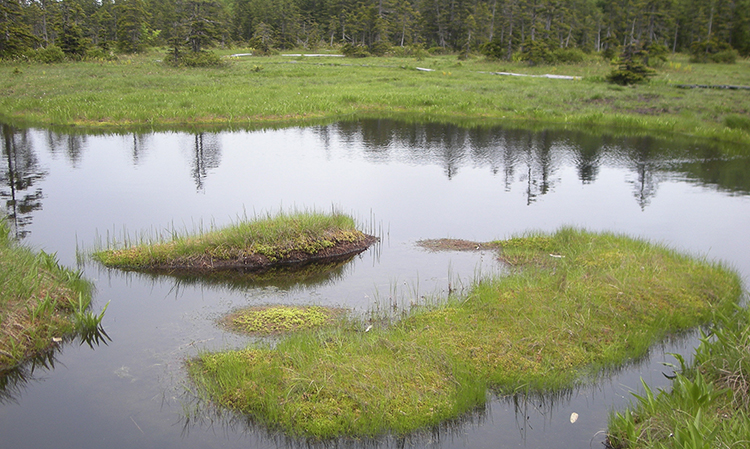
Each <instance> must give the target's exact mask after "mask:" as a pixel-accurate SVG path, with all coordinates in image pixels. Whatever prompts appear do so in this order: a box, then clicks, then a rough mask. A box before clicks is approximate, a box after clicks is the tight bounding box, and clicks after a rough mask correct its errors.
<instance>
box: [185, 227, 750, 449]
mask: <svg viewBox="0 0 750 449" xmlns="http://www.w3.org/2000/svg"><path fill="white" fill-rule="evenodd" d="M485 245H490V246H494V247H495V248H497V250H498V251H499V254H500V257H501V258H502V259H503V260H504V261H506V262H507V263H508V264H509V265H510V267H511V270H510V271H511V272H510V274H508V275H507V276H502V277H497V278H493V279H486V280H482V281H480V282H479V283H478V284H477V285H475V287H474V288H473V289H472V291H471V292H470V293H469V294H467V295H465V296H452V297H450V298H448V299H447V301H446V302H445V303H444V304H442V305H441V306H436V307H426V306H424V307H417V308H415V309H413V310H412V311H411V313H409V314H408V315H407V316H406V317H405V318H404V319H402V320H401V321H399V322H397V323H395V324H393V325H390V326H385V327H382V326H378V325H377V324H376V323H378V321H377V320H376V321H374V323H375V324H376V325H375V326H374V327H372V328H368V329H363V328H364V325H359V326H358V325H355V324H354V323H351V322H347V323H344V324H341V325H333V326H328V327H324V328H322V329H319V330H312V331H303V332H297V333H294V334H292V335H289V336H288V337H286V338H284V339H282V340H281V341H280V342H278V344H276V345H275V346H274V347H273V348H269V347H267V346H264V345H262V344H261V345H251V346H249V347H247V348H246V349H243V350H233V351H225V352H218V353H204V354H202V355H201V356H200V357H198V358H197V359H194V360H191V361H189V362H188V370H189V373H190V375H191V377H192V379H193V380H194V382H195V383H196V385H197V386H198V389H199V391H201V392H203V394H205V395H206V397H207V398H208V399H209V400H210V401H212V402H213V403H214V404H216V405H218V406H220V407H226V408H229V409H231V410H234V411H236V412H239V413H244V414H247V415H249V416H250V417H251V418H252V419H254V420H256V421H258V422H260V423H262V424H264V425H267V426H269V427H271V428H276V429H280V430H283V431H285V432H287V433H288V434H290V435H294V436H304V437H312V438H319V439H326V438H332V437H337V436H350V437H361V436H375V435H380V434H384V433H389V432H390V433H394V434H403V433H406V432H410V431H414V430H416V429H419V428H423V427H429V426H435V425H438V424H439V423H441V422H443V421H445V420H449V419H454V418H457V417H459V416H460V415H462V414H464V413H466V412H469V411H470V410H472V409H474V408H476V407H481V406H482V405H483V404H484V402H485V400H486V394H487V389H488V388H489V389H491V390H492V391H495V392H497V393H501V394H502V393H512V392H514V391H519V390H533V391H554V390H560V389H565V388H570V387H572V386H574V385H576V384H578V383H581V382H587V381H590V380H591V379H592V378H594V377H596V376H598V375H600V373H601V371H602V370H603V369H606V368H609V367H616V366H619V365H621V364H623V363H625V362H626V361H627V360H629V359H632V358H636V357H639V356H642V355H643V354H645V353H646V352H647V350H648V347H649V346H650V345H651V344H653V343H654V342H656V341H659V340H660V339H662V338H665V337H666V336H668V335H670V334H674V333H679V332H680V331H683V330H686V329H689V328H691V327H694V326H696V325H698V324H701V323H706V322H709V321H710V320H711V319H712V317H713V316H714V314H716V313H728V312H729V311H731V310H732V308H733V307H734V305H735V304H736V303H737V301H738V300H739V297H740V295H741V282H740V279H739V277H738V276H737V275H736V273H734V272H732V271H731V270H728V269H726V268H725V267H723V266H720V265H718V264H715V263H710V262H707V261H705V260H700V259H695V258H690V257H687V256H684V255H680V254H678V253H676V252H674V251H672V250H670V249H667V248H664V247H661V246H658V245H653V244H649V243H647V242H644V241H640V240H632V239H629V238H626V237H623V236H617V235H613V234H593V233H589V232H585V231H579V230H574V229H562V230H560V231H558V232H557V233H555V234H552V235H544V234H534V235H527V236H524V237H519V238H512V239H510V240H505V241H500V242H492V243H489V244H485ZM363 324H364V323H363ZM365 330H367V331H365Z"/></svg>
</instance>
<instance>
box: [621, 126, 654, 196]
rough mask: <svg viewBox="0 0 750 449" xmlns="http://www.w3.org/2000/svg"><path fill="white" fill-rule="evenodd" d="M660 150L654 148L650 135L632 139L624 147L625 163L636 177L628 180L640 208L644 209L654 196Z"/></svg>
mask: <svg viewBox="0 0 750 449" xmlns="http://www.w3.org/2000/svg"><path fill="white" fill-rule="evenodd" d="M660 156H661V154H660V152H659V151H657V150H656V148H655V145H654V141H653V139H652V138H650V137H642V138H638V139H634V140H632V141H631V144H630V145H628V146H627V147H626V157H627V159H628V160H627V163H628V166H629V168H630V169H631V170H633V171H634V172H635V175H636V179H635V180H629V181H628V182H629V183H630V184H632V185H633V196H635V199H636V201H637V202H638V205H639V206H641V210H644V209H646V206H648V205H649V203H650V202H651V199H652V198H653V197H655V196H656V190H657V187H658V183H659V179H658V177H657V176H656V173H657V171H658V170H659V168H660V165H661V164H660Z"/></svg>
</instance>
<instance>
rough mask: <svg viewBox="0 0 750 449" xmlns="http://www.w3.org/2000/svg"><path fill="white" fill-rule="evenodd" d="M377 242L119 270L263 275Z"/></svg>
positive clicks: (337, 258) (203, 257)
mask: <svg viewBox="0 0 750 449" xmlns="http://www.w3.org/2000/svg"><path fill="white" fill-rule="evenodd" d="M379 240H380V239H379V238H377V237H375V236H372V235H367V234H362V236H361V237H360V238H358V239H356V240H353V241H337V242H335V243H334V245H333V246H330V247H328V248H323V249H320V250H318V251H317V252H315V253H312V254H311V253H308V252H305V251H300V250H293V251H290V252H288V253H286V254H284V255H283V256H281V257H275V258H272V257H268V256H266V255H263V254H257V253H254V254H249V255H246V256H243V257H238V258H232V259H218V258H215V257H212V256H211V255H208V254H200V255H196V256H193V257H185V258H179V259H175V260H173V261H170V262H169V263H160V264H153V265H149V266H144V267H122V268H124V269H126V270H130V271H140V272H147V273H155V274H171V275H204V274H211V273H217V272H227V271H235V272H242V273H256V272H264V271H268V270H271V269H274V268H290V269H294V268H299V267H303V266H305V265H308V264H313V263H315V264H329V263H336V262H342V261H345V260H347V259H350V258H352V257H354V256H356V255H357V254H360V253H362V252H364V251H365V250H366V249H368V248H369V247H370V246H372V245H373V244H374V243H376V242H377V241H379Z"/></svg>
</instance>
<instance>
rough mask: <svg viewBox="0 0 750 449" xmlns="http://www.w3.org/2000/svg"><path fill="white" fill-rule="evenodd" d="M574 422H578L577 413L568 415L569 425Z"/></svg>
mask: <svg viewBox="0 0 750 449" xmlns="http://www.w3.org/2000/svg"><path fill="white" fill-rule="evenodd" d="M576 421H578V413H576V412H573V413H571V414H570V423H571V424H573V423H574V422H576Z"/></svg>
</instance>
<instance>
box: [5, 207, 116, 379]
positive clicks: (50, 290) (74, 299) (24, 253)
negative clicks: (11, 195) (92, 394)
mask: <svg viewBox="0 0 750 449" xmlns="http://www.w3.org/2000/svg"><path fill="white" fill-rule="evenodd" d="M90 302H91V284H89V283H88V282H87V281H86V280H84V279H82V278H81V274H80V272H77V271H73V270H69V269H67V268H64V267H61V266H60V265H58V263H57V260H56V258H55V256H54V254H47V253H45V252H44V251H39V252H34V251H32V250H30V249H29V248H27V247H25V246H22V245H19V244H18V243H17V242H16V241H15V240H14V239H13V238H12V237H11V230H10V227H9V225H8V224H7V222H6V221H5V220H3V219H1V218H0V376H2V375H3V374H4V373H6V372H7V371H9V370H11V369H13V368H16V367H18V366H19V365H21V364H22V363H23V362H25V361H27V360H29V359H32V358H34V357H36V356H41V355H42V354H44V353H46V352H47V351H49V350H50V349H52V348H53V347H54V346H56V345H57V344H59V343H61V342H62V341H63V340H64V339H68V338H69V337H71V336H72V335H76V334H77V335H80V336H81V337H82V338H83V339H84V341H88V342H89V344H91V342H92V341H93V340H92V339H99V338H101V334H99V336H97V334H96V332H97V331H102V329H101V328H100V327H99V326H100V322H101V318H102V315H103V313H104V312H102V314H100V315H94V314H92V312H90V311H88V310H87V309H88V307H89V304H90ZM97 341H98V340H97Z"/></svg>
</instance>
